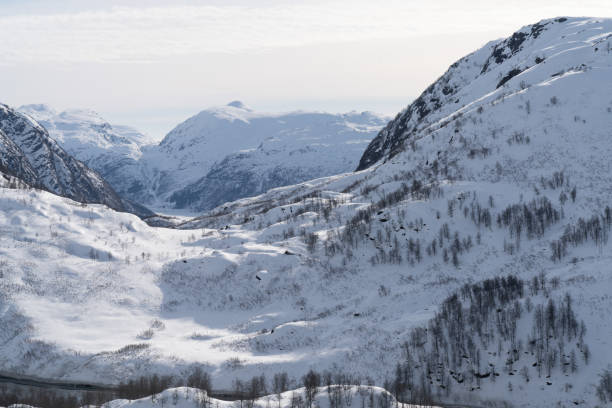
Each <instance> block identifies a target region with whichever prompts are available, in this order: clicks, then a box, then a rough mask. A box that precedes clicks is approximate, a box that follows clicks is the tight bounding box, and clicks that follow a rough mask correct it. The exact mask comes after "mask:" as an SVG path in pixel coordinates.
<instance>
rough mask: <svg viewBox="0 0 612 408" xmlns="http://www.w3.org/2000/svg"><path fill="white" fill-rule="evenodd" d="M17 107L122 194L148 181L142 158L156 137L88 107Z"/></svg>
mask: <svg viewBox="0 0 612 408" xmlns="http://www.w3.org/2000/svg"><path fill="white" fill-rule="evenodd" d="M18 110H19V112H21V113H24V114H27V115H28V116H30V117H31V118H33V119H34V120H36V121H37V122H38V123H40V124H41V125H42V126H43V127H44V128H45V129H46V130H47V131H48V132H49V135H50V136H51V138H53V139H54V140H55V141H57V143H59V144H60V145H61V146H62V148H64V149H65V150H66V151H67V152H68V153H69V154H70V155H72V156H74V157H76V158H77V159H79V160H80V161H82V162H83V163H85V164H86V165H87V166H88V167H90V168H91V169H94V170H95V171H97V172H98V173H99V174H100V175H102V177H103V178H104V179H105V180H106V181H107V182H108V183H109V184H110V185H111V186H112V187H113V188H114V189H115V191H117V192H119V193H120V195H121V196H122V197H125V198H129V194H126V193H125V192H127V191H134V190H140V189H143V188H145V186H146V185H147V183H148V175H147V173H146V168H144V167H143V166H142V165H141V164H140V163H139V160H140V158H141V157H142V151H141V149H142V148H143V146H145V145H149V144H152V143H153V141H152V140H151V139H149V138H148V137H147V136H145V135H143V134H142V133H140V132H138V131H137V130H135V129H132V128H130V127H127V126H117V125H111V124H110V123H108V122H107V121H106V120H104V119H103V118H102V117H100V115H98V114H97V113H96V112H93V111H89V110H75V109H72V110H67V111H63V112H57V111H55V110H54V109H53V108H51V107H49V106H47V105H43V104H36V105H24V106H21V107H19V108H18ZM136 201H138V200H136ZM141 201H145V200H141Z"/></svg>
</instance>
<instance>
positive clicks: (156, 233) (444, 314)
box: [0, 18, 612, 407]
mask: <svg viewBox="0 0 612 408" xmlns="http://www.w3.org/2000/svg"><path fill="white" fill-rule="evenodd" d="M611 39H612V20H609V19H588V18H560V19H555V20H546V21H542V22H540V23H538V24H536V25H533V26H527V27H525V28H523V29H521V30H520V31H519V32H517V33H515V34H514V35H513V36H512V37H511V38H510V39H506V40H501V41H496V42H492V43H490V44H488V45H486V46H485V47H483V48H482V49H480V50H478V51H476V52H475V53H473V54H470V55H469V56H467V57H465V58H463V59H462V60H460V61H459V62H458V63H456V64H454V65H453V66H452V67H451V68H450V70H449V73H452V75H450V74H449V73H447V74H445V76H443V77H442V79H441V80H440V81H441V82H437V83H436V84H434V85H433V86H432V87H431V88H429V89H432V91H426V94H425V96H423V97H421V98H419V100H417V101H416V102H415V105H411V106H410V107H408V109H407V110H406V111H404V112H403V113H402V114H400V115H399V116H398V118H397V120H395V121H393V122H392V123H390V124H389V125H388V126H387V128H386V130H384V131H383V132H382V133H380V135H379V136H378V137H377V141H375V142H373V144H372V145H370V148H368V153H366V155H364V158H362V165H361V167H363V168H365V169H364V170H363V171H360V172H356V173H345V174H341V175H336V176H331V177H324V178H320V179H315V180H310V181H308V182H305V183H301V184H297V185H293V186H287V187H281V188H277V189H274V190H271V191H269V192H267V193H265V194H262V195H260V196H257V197H253V198H247V199H241V200H238V201H235V202H232V203H226V204H224V205H222V206H220V207H217V208H215V209H214V210H212V211H210V212H208V213H206V214H204V215H203V216H201V217H197V218H195V219H193V220H190V221H188V222H185V223H183V224H181V225H180V226H179V229H156V228H152V227H150V226H148V225H146V224H144V223H143V222H141V221H140V220H139V219H137V218H136V217H133V216H131V215H128V214H119V213H115V212H112V211H110V210H108V209H107V208H105V207H102V206H87V207H85V208H82V207H80V206H78V205H75V204H74V203H71V202H70V201H68V200H66V199H61V198H58V197H55V196H53V195H50V194H48V193H42V192H35V191H21V190H6V189H3V190H2V193H1V195H0V209H2V211H1V212H0V216H1V217H3V219H2V220H0V225H2V228H3V229H4V230H3V234H2V235H1V237H0V251H1V252H2V253H1V255H2V259H3V264H2V269H1V273H2V277H3V278H2V280H0V283H1V284H2V285H3V287H2V290H1V291H0V293H2V294H3V297H2V298H1V301H2V307H1V308H0V310H1V311H2V315H1V316H2V317H1V320H0V322H1V324H2V325H3V328H4V330H2V332H1V333H2V334H1V335H2V336H3V337H1V338H0V344H1V346H0V347H2V349H1V355H2V356H3V357H4V360H1V361H0V370H3V371H10V372H16V373H22V374H30V375H33V374H36V375H38V376H42V377H48V378H62V379H91V380H92V381H96V382H102V383H111V382H118V381H120V380H123V379H125V378H127V377H130V376H138V375H143V374H149V373H153V372H157V373H160V374H184V373H185V372H186V370H188V369H189V368H191V367H192V366H193V365H194V364H201V365H202V366H203V367H204V368H205V369H206V370H207V371H208V372H210V373H211V375H212V377H213V379H214V380H213V381H214V384H215V386H216V387H219V388H227V387H230V386H231V384H232V381H233V380H234V379H236V378H241V379H248V378H251V377H252V376H255V375H260V374H261V373H263V372H265V373H266V374H270V373H275V372H280V371H287V372H289V374H290V375H291V376H293V377H295V378H300V377H301V376H302V375H304V374H305V373H306V372H307V371H308V370H309V369H310V368H314V369H316V370H319V371H323V370H330V371H344V372H349V373H351V374H354V375H359V376H362V377H366V376H368V377H371V378H372V379H373V380H374V381H375V382H376V384H377V385H383V384H384V383H385V380H388V382H387V385H388V387H389V388H390V389H393V390H394V391H393V392H394V393H397V395H401V396H402V398H410V396H411V395H413V394H412V393H414V392H416V391H419V392H427V393H431V395H432V396H434V397H435V400H443V401H454V402H464V403H467V404H473V405H477V406H481V405H482V406H484V405H485V403H489V402H491V401H500V400H505V401H509V402H511V403H512V404H513V405H514V406H525V407H528V406H531V407H553V406H584V407H592V406H596V405H597V404H599V403H600V401H599V399H598V390H597V387H598V384H599V382H600V374H602V373H603V372H604V370H606V369H610V368H612V360H611V359H610V354H609V348H610V345H609V342H610V338H612V320H611V319H612V317H610V313H609V310H610V309H611V308H612V298H611V297H610V295H609V292H610V289H611V288H612V274H610V271H609V265H610V263H611V261H612V258H611V255H610V254H611V253H612V252H611V249H612V248H611V244H610V242H609V239H608V237H609V232H610V229H611V227H612V209H611V208H610V207H611V206H612V193H611V192H612V181H611V180H610V177H609V174H610V159H609V158H610V157H611V155H612V143H611V141H610V137H611V133H610V129H611V128H612V126H611V125H612V99H611V97H610V95H612V81H610V80H609V78H611V77H612V54H610V53H609V50H610V47H609V45H608V43H609V41H611ZM519 40H520V41H519ZM498 57H499V58H498ZM447 79H448V80H447ZM444 81H447V82H448V84H449V86H452V89H453V91H452V92H451V91H448V90H447V93H448V95H450V94H451V93H452V95H453V96H452V97H450V96H448V98H445V97H443V96H441V95H444V94H445V92H444V91H443V89H444V87H442V89H441V90H440V91H439V92H440V95H438V90H439V88H440V87H441V86H442V83H443V82H444ZM428 95H429V96H428ZM430 96H431V98H434V99H436V98H437V99H438V101H437V102H436V101H435V100H434V99H431V98H430ZM419 101H425V102H419ZM438 105H439V106H438ZM419 106H426V108H425V110H422V111H419ZM231 108H235V109H240V110H244V109H243V108H242V107H231ZM230 111H231V110H230ZM410 111H414V112H425V111H428V112H427V113H424V114H423V115H422V118H421V120H420V121H417V120H416V119H415V120H414V126H416V128H415V129H411V130H407V129H409V128H410V127H411V126H413V125H412V123H413V119H410V118H409V116H410V114H409V113H407V112H410ZM405 115H408V116H405ZM412 115H414V114H412ZM418 115H419V116H420V115H421V113H419V114H418ZM234 120H235V121H236V120H239V119H234ZM406 123H407V124H408V125H406ZM402 129H404V130H402ZM167 143H168V142H167ZM179 147H180V145H173V147H172V148H170V147H168V149H169V151H172V152H181V151H182V150H181V149H180V148H179ZM186 147H188V145H185V148H186ZM185 148H184V149H183V150H185ZM185 162H186V163H187V162H188V161H187V160H186V161H185ZM26 221H27V222H26ZM109 254H110V256H109ZM24 260H27V261H24ZM502 277H503V279H502Z"/></svg>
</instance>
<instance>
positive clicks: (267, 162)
mask: <svg viewBox="0 0 612 408" xmlns="http://www.w3.org/2000/svg"><path fill="white" fill-rule="evenodd" d="M19 110H20V111H21V112H24V113H27V114H28V115H30V116H31V117H33V118H35V119H36V120H37V121H38V122H39V123H41V124H42V125H43V126H44V127H45V128H47V129H48V131H49V133H50V135H51V136H52V137H53V138H55V139H56V140H57V142H58V143H59V144H61V145H62V146H63V147H64V148H65V149H66V150H67V151H68V152H69V153H70V154H72V155H74V156H75V157H76V158H78V159H80V160H82V161H83V162H84V163H86V164H87V165H88V166H90V167H91V168H93V169H95V170H97V171H98V172H99V173H100V174H101V175H102V176H103V177H104V178H105V179H106V180H107V181H108V182H109V183H110V184H111V185H112V186H113V187H114V188H115V190H116V191H117V192H118V193H119V194H120V195H121V196H123V197H126V198H127V199H129V200H132V201H134V202H138V203H141V204H143V205H147V206H153V207H156V208H162V207H166V208H189V209H192V210H200V211H201V210H207V209H211V208H213V207H215V206H217V205H220V204H222V203H224V202H227V201H233V200H235V199H238V198H243V197H249V196H253V195H257V194H261V193H263V192H265V191H267V190H268V189H270V188H274V187H280V186H285V185H289V184H295V183H298V182H301V181H305V180H309V179H313V178H317V177H323V176H329V175H332V174H338V173H343V172H347V171H352V170H353V169H354V168H355V167H356V166H357V163H358V160H359V157H360V155H361V154H362V152H363V149H364V148H365V146H367V144H368V143H369V142H370V141H371V139H372V138H373V137H374V136H375V135H376V133H377V132H378V131H379V130H380V128H381V127H382V126H383V125H384V124H385V123H386V122H387V119H388V118H385V117H384V116H381V115H376V114H373V113H370V112H361V113H357V112H352V113H347V114H329V113H322V112H302V111H298V112H292V113H280V114H270V113H259V112H254V111H253V110H251V109H249V108H248V107H247V106H245V105H244V104H243V103H241V102H238V101H234V102H232V103H230V104H228V105H226V106H221V107H216V108H211V109H207V110H204V111H202V112H200V113H199V114H197V115H195V116H193V117H191V118H189V119H187V120H186V121H185V122H183V123H181V124H179V125H178V126H176V127H175V128H174V129H173V130H172V131H171V132H170V133H168V135H167V136H166V137H165V138H164V139H163V140H162V142H161V143H160V144H159V145H155V144H152V142H151V141H150V140H149V139H147V138H146V137H145V136H144V135H142V134H141V133H139V132H137V131H135V130H134V129H131V128H127V127H119V126H115V125H111V124H109V123H108V122H106V121H105V120H103V119H102V118H101V117H100V116H99V115H97V114H96V113H94V112H91V111H78V110H72V111H66V112H61V113H58V112H56V111H54V110H53V109H52V108H50V107H48V106H45V105H26V106H22V107H21V108H19Z"/></svg>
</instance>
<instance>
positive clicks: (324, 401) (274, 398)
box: [19, 385, 436, 408]
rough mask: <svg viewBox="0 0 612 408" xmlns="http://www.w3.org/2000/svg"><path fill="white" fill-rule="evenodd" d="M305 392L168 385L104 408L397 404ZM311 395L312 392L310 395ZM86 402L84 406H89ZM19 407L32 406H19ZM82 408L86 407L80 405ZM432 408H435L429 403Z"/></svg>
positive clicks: (361, 391)
mask: <svg viewBox="0 0 612 408" xmlns="http://www.w3.org/2000/svg"><path fill="white" fill-rule="evenodd" d="M315 390H316V391H310V392H307V390H306V389H305V388H299V389H295V390H291V391H285V392H279V393H276V394H269V395H266V396H264V397H259V398H253V399H251V398H246V397H245V398H244V400H243V401H225V400H220V399H216V398H212V397H210V396H209V395H208V394H207V393H206V391H203V390H200V389H198V388H191V387H176V388H169V389H166V390H164V391H162V392H159V393H157V394H152V395H150V396H147V397H145V398H140V399H133V400H129V399H116V400H112V401H107V402H106V403H105V404H104V405H102V407H104V408H156V407H160V406H162V407H163V406H173V407H177V408H198V407H203V408H204V407H215V408H231V407H235V406H236V405H243V406H247V407H252V408H253V407H254V408H264V407H270V406H274V407H278V408H295V407H304V406H315V407H319V408H359V407H365V406H370V407H374V406H380V407H381V408H389V407H392V406H396V401H395V399H394V398H393V396H392V395H391V394H390V393H389V392H388V391H385V390H383V389H381V388H379V387H373V386H343V385H330V386H325V387H318V388H316V389H315ZM313 394H314V395H313ZM92 406H93V405H88V406H87V407H92ZM401 406H402V407H403V408H420V405H408V404H402V405H401ZM19 408H32V407H30V406H29V405H20V406H19ZM82 408H85V407H82ZM431 408H436V407H433V406H431Z"/></svg>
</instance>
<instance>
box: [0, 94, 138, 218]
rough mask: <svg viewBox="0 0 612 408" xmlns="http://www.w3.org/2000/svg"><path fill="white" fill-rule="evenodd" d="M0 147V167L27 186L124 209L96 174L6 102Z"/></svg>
mask: <svg viewBox="0 0 612 408" xmlns="http://www.w3.org/2000/svg"><path fill="white" fill-rule="evenodd" d="M0 151H1V153H2V156H1V157H0V164H1V167H2V168H1V169H0V170H2V171H3V172H4V173H7V174H10V175H13V176H16V177H19V178H20V179H22V180H23V181H24V182H26V183H27V184H29V185H31V186H36V187H39V188H44V189H47V190H49V191H51V192H53V193H55V194H59V195H61V196H64V197H70V198H72V199H74V200H77V201H80V202H90V203H91V202H93V203H103V204H106V205H108V206H109V207H111V208H114V209H117V210H120V211H123V210H125V209H126V206H125V204H124V203H123V202H122V200H121V198H120V197H119V196H118V195H117V194H116V193H115V191H114V190H113V189H112V187H111V186H110V185H108V184H107V183H106V181H105V180H104V179H103V178H102V177H100V175H99V174H97V173H96V172H95V171H92V170H91V169H90V168H88V167H87V166H85V165H84V164H83V163H82V162H80V161H78V160H76V159H75V158H74V157H72V156H71V155H70V154H68V153H67V152H66V151H65V150H64V149H62V148H61V147H60V146H59V145H58V144H57V143H56V142H55V140H53V139H52V138H51V137H49V134H48V132H47V130H46V129H45V128H44V127H42V126H41V125H40V124H39V123H37V122H36V121H35V120H33V119H32V118H30V117H29V116H27V115H24V114H22V113H19V112H17V111H15V110H13V109H11V108H10V107H8V106H6V105H0Z"/></svg>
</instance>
